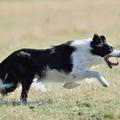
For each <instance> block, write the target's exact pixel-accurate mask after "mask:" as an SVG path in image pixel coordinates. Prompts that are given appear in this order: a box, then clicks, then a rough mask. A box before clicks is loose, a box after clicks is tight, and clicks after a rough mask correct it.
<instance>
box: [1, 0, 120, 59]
mask: <svg viewBox="0 0 120 120" xmlns="http://www.w3.org/2000/svg"><path fill="white" fill-rule="evenodd" d="M119 6H120V1H119V0H100V1H97V0H90V1H88V0H0V58H2V57H3V58H4V57H6V56H7V55H8V54H10V53H11V52H12V51H14V50H17V49H20V48H24V47H30V48H45V47H49V46H50V45H55V44H59V43H62V42H65V41H67V40H71V39H82V38H89V37H92V36H93V34H94V33H98V34H103V35H105V36H106V38H107V39H108V42H110V43H112V44H113V45H114V46H117V47H119V46H120V42H119V40H120V34H119V31H120V8H119Z"/></svg>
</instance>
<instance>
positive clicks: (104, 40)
mask: <svg viewBox="0 0 120 120" xmlns="http://www.w3.org/2000/svg"><path fill="white" fill-rule="evenodd" d="M100 38H101V39H102V41H103V43H106V38H105V36H104V35H101V36H100Z"/></svg>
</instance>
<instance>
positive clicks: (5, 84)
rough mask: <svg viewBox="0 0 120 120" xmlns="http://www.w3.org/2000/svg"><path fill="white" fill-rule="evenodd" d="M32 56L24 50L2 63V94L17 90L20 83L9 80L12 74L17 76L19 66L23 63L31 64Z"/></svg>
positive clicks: (0, 87) (0, 71) (0, 79)
mask: <svg viewBox="0 0 120 120" xmlns="http://www.w3.org/2000/svg"><path fill="white" fill-rule="evenodd" d="M30 59H31V57H30V54H29V53H26V52H23V51H22V50H19V51H15V52H13V53H12V54H11V55H9V56H8V57H7V58H6V59H4V60H3V61H2V62H1V63H0V93H2V94H5V91H8V92H12V91H14V90H15V88H16V86H17V83H18V82H19V81H17V80H16V81H13V80H12V79H8V77H9V76H10V75H12V74H16V71H17V72H20V71H18V66H19V65H20V64H21V65H22V63H24V64H26V63H27V64H28V63H29V62H30Z"/></svg>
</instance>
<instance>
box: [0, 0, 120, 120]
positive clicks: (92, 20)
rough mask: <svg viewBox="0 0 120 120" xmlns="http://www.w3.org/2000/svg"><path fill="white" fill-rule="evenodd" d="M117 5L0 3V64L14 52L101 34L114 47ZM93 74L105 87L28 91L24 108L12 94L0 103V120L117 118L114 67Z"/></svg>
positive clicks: (73, 0)
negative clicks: (42, 91)
mask: <svg viewBox="0 0 120 120" xmlns="http://www.w3.org/2000/svg"><path fill="white" fill-rule="evenodd" d="M119 6H120V1H119V0H111V1H109V0H100V1H96V0H91V1H88V0H34V1H33V0H0V11H1V12H0V60H3V59H4V58H5V57H6V56H7V55H9V54H10V53H11V52H12V51H14V50H17V49H21V48H24V47H29V48H46V47H49V46H50V45H56V44H59V43H62V42H65V41H67V40H71V39H82V38H87V37H92V36H93V34H94V33H100V34H104V35H105V36H106V38H107V39H108V41H109V42H110V43H111V44H113V45H114V46H116V47H117V48H120V42H119V39H120V34H119V31H120V22H119V20H120V7H119ZM97 70H99V71H100V72H101V73H102V74H103V75H104V76H105V78H106V79H107V80H108V81H109V84H110V87H109V88H103V87H101V86H100V85H99V84H98V83H96V82H95V83H93V84H88V83H84V82H83V83H81V85H80V87H78V88H76V89H73V90H66V89H62V88H55V89H49V90H48V92H46V93H41V92H40V91H37V92H36V91H35V90H34V89H31V90H30V93H29V98H30V99H31V100H32V101H33V102H31V103H30V104H28V105H23V104H20V103H19V102H18V99H19V96H20V89H17V90H16V91H15V92H14V93H12V94H10V95H8V96H7V97H6V98H5V99H4V100H0V101H1V102H0V120H26V119H28V120H33V119H35V120H48V119H49V120H105V119H107V120H109V119H110V120H118V119H120V110H119V106H120V100H119V99H120V92H119V86H120V75H119V74H120V70H119V66H118V67H116V68H114V69H112V70H110V69H109V68H107V67H106V66H100V67H98V68H97ZM16 101H17V102H16ZM34 101H36V102H34Z"/></svg>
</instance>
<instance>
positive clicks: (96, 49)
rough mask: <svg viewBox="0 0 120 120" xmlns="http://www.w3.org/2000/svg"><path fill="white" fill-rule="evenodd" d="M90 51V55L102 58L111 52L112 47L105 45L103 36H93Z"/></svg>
mask: <svg viewBox="0 0 120 120" xmlns="http://www.w3.org/2000/svg"><path fill="white" fill-rule="evenodd" d="M91 46H92V48H93V49H92V50H91V53H92V54H94V55H99V56H101V57H104V56H106V55H108V54H110V53H111V52H112V51H113V47H112V46H110V45H109V44H107V43H106V38H105V37H104V36H98V35H97V34H95V35H94V37H93V40H92V41H91Z"/></svg>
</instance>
